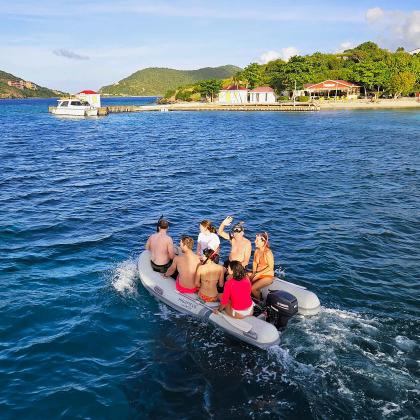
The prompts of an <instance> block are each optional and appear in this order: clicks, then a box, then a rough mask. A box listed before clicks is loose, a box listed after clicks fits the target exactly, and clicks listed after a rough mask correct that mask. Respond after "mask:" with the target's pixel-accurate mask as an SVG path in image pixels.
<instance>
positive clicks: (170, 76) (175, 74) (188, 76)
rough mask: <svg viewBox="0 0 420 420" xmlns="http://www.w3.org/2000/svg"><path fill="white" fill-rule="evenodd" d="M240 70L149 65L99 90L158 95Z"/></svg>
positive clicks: (238, 68)
mask: <svg viewBox="0 0 420 420" xmlns="http://www.w3.org/2000/svg"><path fill="white" fill-rule="evenodd" d="M241 70H242V69H241V68H240V67H236V66H232V65H226V66H220V67H204V68H202V69H198V70H175V69H167V68H160V67H149V68H146V69H143V70H139V71H136V72H135V73H133V74H132V75H131V76H128V77H126V78H125V79H122V80H120V81H119V82H117V83H114V84H113V85H109V86H104V87H102V88H101V89H100V92H101V93H104V94H109V95H128V96H129V95H138V96H142V95H145V96H148V95H150V96H152V95H156V96H160V95H164V94H165V92H167V91H168V90H170V89H175V88H177V87H179V86H182V85H188V84H192V83H195V82H197V81H199V80H206V79H226V78H228V77H231V76H233V75H234V74H235V73H237V72H238V71H241Z"/></svg>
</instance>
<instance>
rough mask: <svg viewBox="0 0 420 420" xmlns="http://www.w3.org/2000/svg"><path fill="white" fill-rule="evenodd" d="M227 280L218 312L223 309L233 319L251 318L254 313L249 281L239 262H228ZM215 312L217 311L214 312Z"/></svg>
mask: <svg viewBox="0 0 420 420" xmlns="http://www.w3.org/2000/svg"><path fill="white" fill-rule="evenodd" d="M228 274H229V278H228V281H227V282H226V283H225V289H224V291H223V295H222V299H221V300H220V306H219V308H218V310H219V311H223V309H225V311H226V313H227V314H228V315H229V316H231V317H233V318H244V317H246V316H251V315H252V314H253V312H254V302H253V301H252V299H251V287H252V286H251V281H250V280H249V278H248V276H247V275H246V272H245V269H244V267H243V265H242V264H241V263H240V262H239V261H230V262H229V267H228ZM216 312H217V310H216Z"/></svg>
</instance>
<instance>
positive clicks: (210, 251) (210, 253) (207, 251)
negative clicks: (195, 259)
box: [203, 248, 214, 258]
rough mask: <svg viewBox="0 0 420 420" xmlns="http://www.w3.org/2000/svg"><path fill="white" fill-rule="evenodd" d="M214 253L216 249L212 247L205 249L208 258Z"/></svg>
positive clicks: (204, 253) (204, 252)
mask: <svg viewBox="0 0 420 420" xmlns="http://www.w3.org/2000/svg"><path fill="white" fill-rule="evenodd" d="M213 254H214V251H213V250H212V249H211V248H205V249H203V255H204V256H205V257H206V258H211V257H212V256H213Z"/></svg>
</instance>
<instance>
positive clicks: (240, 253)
mask: <svg viewBox="0 0 420 420" xmlns="http://www.w3.org/2000/svg"><path fill="white" fill-rule="evenodd" d="M232 221H233V217H232V216H228V217H226V218H225V220H223V222H222V223H221V224H220V226H219V229H218V230H217V233H218V235H219V236H220V237H222V238H223V239H226V240H228V241H230V244H231V250H230V254H229V258H228V259H227V260H226V261H225V263H224V266H225V267H226V268H227V267H228V264H229V262H230V261H239V262H240V263H241V264H242V266H243V267H246V266H247V265H248V263H249V259H250V258H251V250H252V245H251V241H250V240H249V239H247V238H245V236H244V234H245V231H244V226H243V222H239V223H236V224H235V225H234V226H233V227H232V229H231V231H230V232H229V233H226V232H225V227H226V226H230V225H231V223H232Z"/></svg>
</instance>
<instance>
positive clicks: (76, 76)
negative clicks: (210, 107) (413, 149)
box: [0, 0, 420, 92]
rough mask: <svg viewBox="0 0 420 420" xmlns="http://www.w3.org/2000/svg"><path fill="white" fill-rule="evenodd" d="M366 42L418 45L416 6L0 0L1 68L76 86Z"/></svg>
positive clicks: (263, 0) (419, 9) (363, 0)
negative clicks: (156, 69) (142, 72)
mask: <svg viewBox="0 0 420 420" xmlns="http://www.w3.org/2000/svg"><path fill="white" fill-rule="evenodd" d="M367 40H372V41H375V42H377V43H379V44H380V45H381V46H382V47H386V48H390V49H395V48H396V47H398V46H403V47H405V48H406V49H408V50H410V49H414V48H419V47H420V6H419V2H418V1H411V0H404V1H401V0H400V1H370V0H360V1H356V0H353V1H352V2H344V1H339V0H335V1H333V0H327V1H309V0H296V1H294V2H291V1H282V0H277V1H275V0H260V1H248V0H242V1H238V0H231V1H219V0H213V1H202V0H172V1H170V0H155V1H142V0H125V1H118V0H115V1H110V0H96V1H95V0H71V1H70V0H68V1H67V0H55V1H51V0H47V1H41V0H38V1H33V0H18V1H14V2H11V1H10V0H8V1H6V0H0V70H4V71H7V72H10V73H13V74H15V75H17V76H19V77H22V78H25V79H27V80H31V81H34V82H35V83H38V84H41V85H44V86H48V87H52V88H56V89H61V90H65V91H70V92H76V91H79V90H81V89H85V88H89V89H98V88H99V87H101V86H103V85H106V84H111V83H114V82H116V81H118V80H120V79H122V78H123V77H126V76H128V75H129V74H131V73H133V72H135V71H137V70H139V69H142V68H145V67H171V68H177V69H197V68H200V67H205V66H218V65H223V64H235V65H238V66H241V67H243V66H246V65H247V64H249V63H250V62H255V61H256V62H265V61H267V60H270V59H274V58H276V57H282V58H285V59H287V58H288V57H289V56H291V55H294V54H310V53H313V52H315V51H322V52H337V51H340V50H343V49H344V48H348V47H351V46H355V45H358V44H360V43H361V42H364V41H367Z"/></svg>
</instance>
